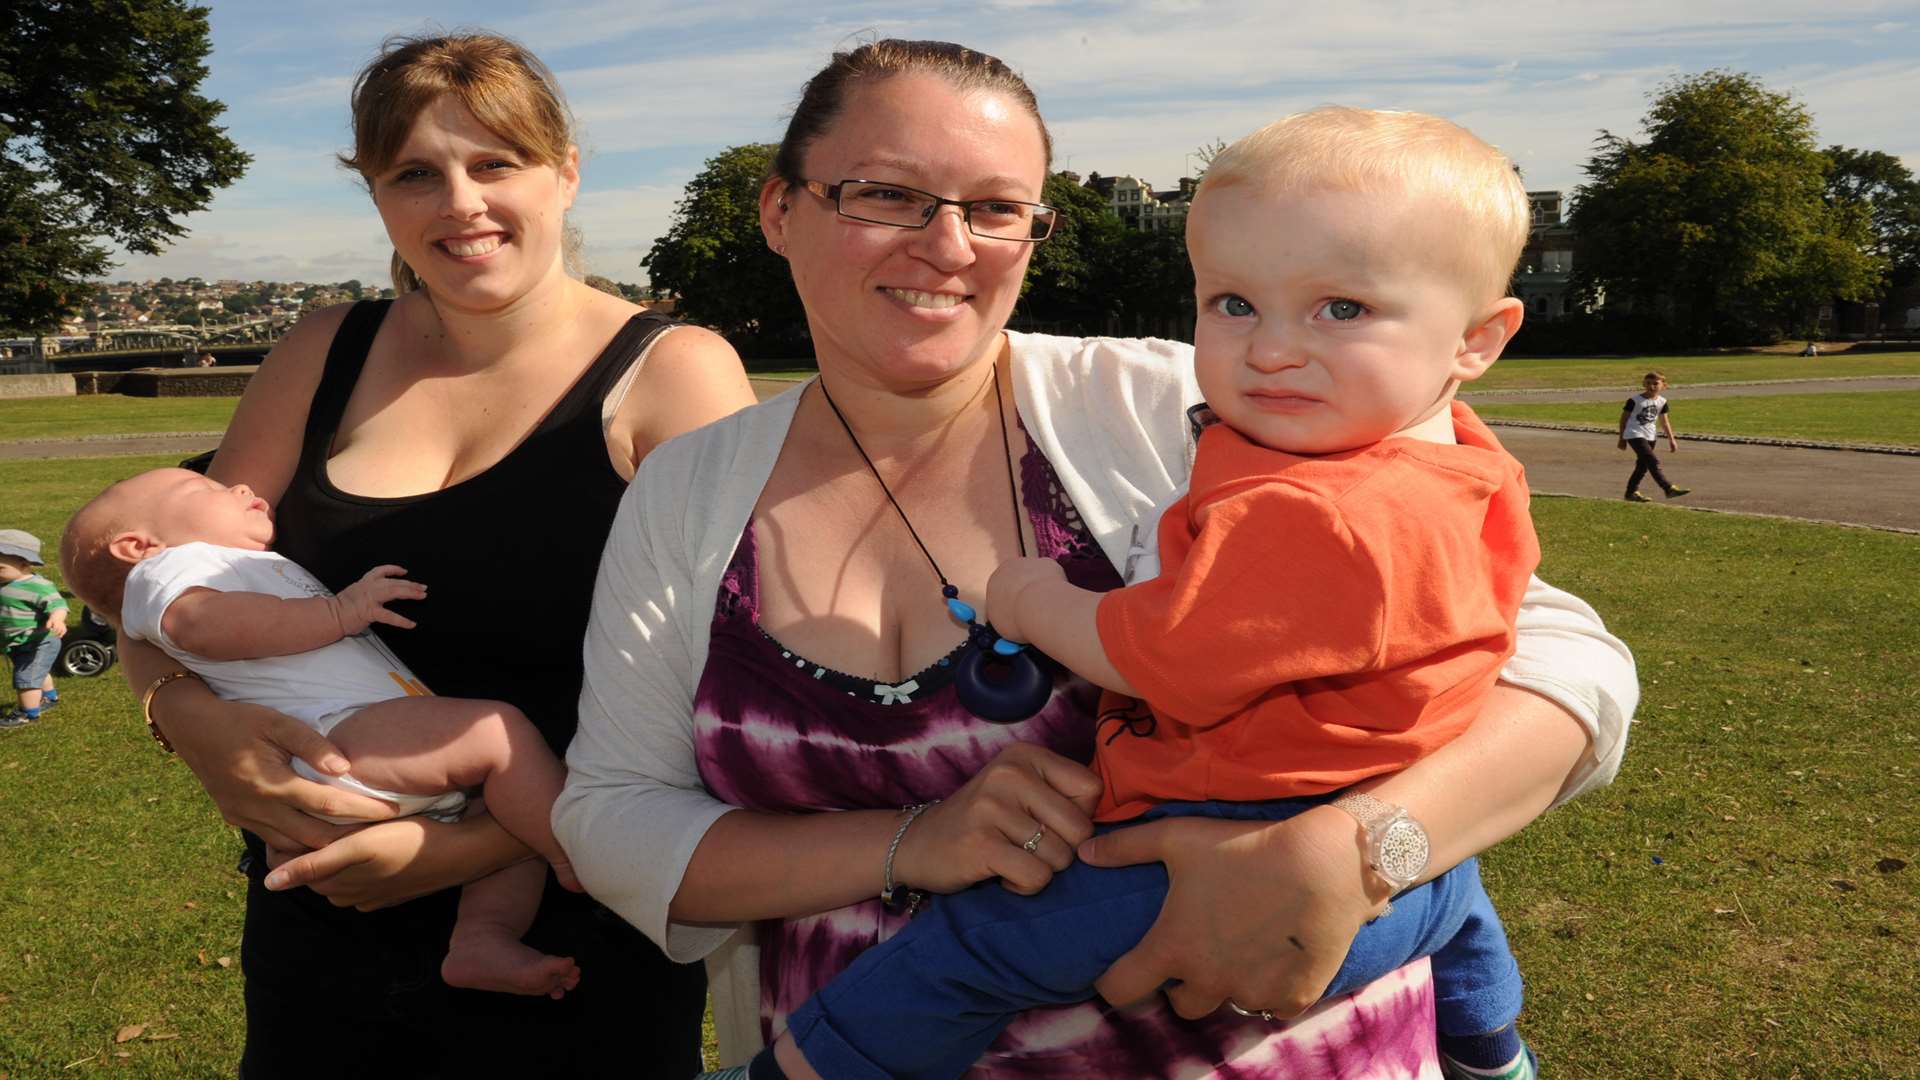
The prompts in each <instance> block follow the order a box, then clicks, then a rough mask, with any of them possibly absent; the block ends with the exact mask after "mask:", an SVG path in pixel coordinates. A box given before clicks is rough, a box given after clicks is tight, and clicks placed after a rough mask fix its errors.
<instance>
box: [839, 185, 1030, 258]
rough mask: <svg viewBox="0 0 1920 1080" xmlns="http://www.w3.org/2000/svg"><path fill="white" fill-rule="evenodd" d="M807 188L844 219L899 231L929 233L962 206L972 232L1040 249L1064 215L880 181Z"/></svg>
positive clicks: (1027, 204)
mask: <svg viewBox="0 0 1920 1080" xmlns="http://www.w3.org/2000/svg"><path fill="white" fill-rule="evenodd" d="M801 186H803V187H805V188H806V189H807V190H808V191H811V192H813V193H814V194H815V195H818V196H820V197H821V198H823V199H826V200H828V201H830V202H832V203H833V204H834V207H835V208H836V209H837V210H839V212H840V216H841V217H843V218H851V219H853V220H854V221H864V222H866V223H867V224H869V225H891V226H893V227H894V228H896V229H924V228H926V227H927V226H928V225H931V224H932V223H933V215H934V214H935V213H937V212H938V211H939V209H940V208H941V207H943V206H957V207H959V208H960V216H961V217H962V218H964V219H965V220H966V223H967V229H968V231H970V232H972V233H973V235H975V236H984V237H986V238H987V239H989V240H1015V241H1018V242H1020V243H1023V244H1037V243H1039V242H1040V241H1042V240H1045V239H1046V238H1047V237H1049V236H1052V235H1053V223H1054V222H1055V221H1056V220H1057V219H1058V218H1059V217H1060V211H1059V210H1057V209H1055V208H1054V207H1051V206H1047V205H1045V204H1042V203H1031V202H1015V201H1014V200H1011V199H943V198H941V197H940V196H938V195H935V194H933V193H932V192H928V191H921V190H919V189H918V188H910V187H903V186H901V185H899V184H887V183H882V182H880V181H878V180H842V181H840V182H839V183H837V184H833V185H831V186H829V185H827V184H823V183H821V182H820V181H818V180H803V181H801Z"/></svg>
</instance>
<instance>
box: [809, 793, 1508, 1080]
mask: <svg viewBox="0 0 1920 1080" xmlns="http://www.w3.org/2000/svg"><path fill="white" fill-rule="evenodd" d="M1331 797H1332V796H1324V797H1320V798H1311V799H1279V800H1274V801H1271V802H1262V803H1228V802H1197V803H1166V804H1163V805H1161V806H1158V807H1155V808H1154V809H1153V810H1151V811H1149V812H1148V813H1147V814H1145V815H1143V816H1142V817H1141V818H1139V819H1137V821H1130V822H1125V823H1122V824H1120V825H1117V826H1113V827H1115V828H1126V827H1128V826H1130V825H1134V824H1138V823H1142V822H1145V821H1150V820H1153V819H1155V818H1161V817H1177V816H1194V817H1210V818H1220V819H1225V820H1241V821H1246V820H1257V821H1278V820H1281V819H1283V818H1288V817H1292V816H1293V815H1295V814H1297V813H1300V812H1301V811H1303V810H1306V809H1308V808H1309V807H1312V806H1316V805H1319V804H1320V803H1322V802H1325V801H1326V800H1327V799H1328V798H1331ZM1102 831H1105V829H1103V830H1102ZM1166 896H1167V870H1166V867H1165V866H1164V865H1162V864H1160V863H1151V864H1148V865H1144V866H1129V867H1119V868H1113V869H1107V868H1100V867H1093V866H1088V865H1086V864H1085V863H1081V862H1075V863H1074V864H1073V865H1072V866H1071V867H1069V868H1068V869H1067V870H1066V871H1064V872H1062V873H1060V874H1056V875H1055V876H1054V878H1053V880H1052V881H1051V882H1049V883H1048V885H1047V887H1046V889H1045V890H1043V891H1042V892H1041V893H1040V894H1039V895H1038V896H1018V895H1015V894H1014V893H1011V892H1008V891H1007V890H1006V889H1005V888H1003V887H1002V886H1001V885H1000V883H999V882H997V881H990V882H982V883H980V884H978V885H975V886H974V887H972V888H970V889H968V890H966V891H964V892H960V893H956V894H954V895H952V896H943V897H935V898H934V899H933V902H932V904H931V905H930V906H929V907H927V908H926V909H925V910H923V911H922V912H921V913H920V914H919V915H918V916H916V917H915V918H914V919H913V921H912V922H910V923H908V924H907V926H906V927H905V928H903V929H902V930H901V931H900V933H898V934H896V935H895V936H894V937H892V938H891V939H889V940H887V941H885V942H883V943H881V944H879V945H876V946H874V947H873V948H871V949H868V950H867V951H866V952H864V953H862V954H860V957H859V958H858V959H857V960H855V961H854V963H853V964H852V965H851V966H850V967H848V968H847V970H846V971H844V972H842V973H841V974H840V976H839V977H838V978H836V979H834V980H833V982H832V983H830V984H828V985H827V986H826V987H825V988H824V989H822V990H821V991H820V992H819V993H817V994H815V995H814V996H813V997H811V998H809V999H808V1000H807V1001H806V1002H804V1003H803V1004H802V1005H801V1006H800V1007H799V1008H798V1009H796V1010H794V1012H793V1014H792V1016H791V1017H789V1018H788V1022H787V1026H788V1030H789V1031H791V1032H792V1033H793V1035H794V1038H795V1039H796V1040H797V1041H798V1043H799V1046H800V1049H801V1051H802V1052H804V1053H805V1054H806V1057H807V1061H808V1063H809V1064H811V1065H812V1066H813V1067H814V1068H815V1069H816V1070H817V1071H818V1072H819V1073H820V1075H822V1076H825V1077H829V1078H831V1080H869V1078H870V1080H887V1078H890V1077H900V1078H912V1080H954V1078H957V1077H959V1076H961V1075H962V1074H964V1073H965V1072H966V1071H967V1069H968V1067H969V1066H971V1065H972V1064H973V1063H974V1062H975V1061H977V1060H979V1058H980V1055H981V1054H982V1053H983V1052H985V1050H986V1048H987V1047H988V1046H989V1045H990V1044H991V1043H992V1042H993V1040H994V1039H995V1038H997V1037H998V1036H999V1034H1000V1032H1001V1031H1002V1030H1003V1029H1004V1028H1005V1027H1006V1026H1007V1024H1008V1022H1009V1021H1011V1020H1012V1019H1013V1017H1014V1016H1015V1015H1016V1014H1018V1013H1020V1012H1022V1011H1023V1010H1025V1009H1028V1008H1032V1007H1034V1006H1040V1005H1062V1004H1069V1003H1072V1002H1078V1001H1086V1000H1088V999H1090V998H1092V997H1093V996H1094V991H1093V982H1094V980H1095V979H1097V978H1099V977H1100V976H1101V975H1102V974H1104V973H1105V972H1106V970H1107V968H1108V967H1109V966H1111V965H1112V964H1113V962H1114V961H1115V960H1117V959H1119V958H1120V956H1121V955H1122V954H1124V953H1126V952H1127V951H1128V950H1129V949H1132V948H1133V947H1134V946H1135V945H1137V944H1139V942H1140V939H1141V938H1142V937H1144V936H1146V933H1147V930H1148V929H1149V928H1150V927H1152V925H1153V922H1154V919H1155V918H1157V917H1158V916H1159V914H1160V907H1161V904H1162V902H1163V901H1165V899H1166ZM1421 956H1432V957H1433V981H1434V996H1435V1009H1436V1013H1437V1015H1438V1023H1439V1030H1440V1031H1441V1032H1442V1033H1444V1034H1449V1035H1473V1034H1479V1033H1481V1032H1488V1031H1494V1030H1497V1029H1499V1028H1501V1027H1504V1026H1506V1025H1507V1024H1510V1023H1512V1022H1513V1021H1514V1019H1515V1018H1516V1017H1518V1016H1519V1014H1520V997H1521V984H1520V969H1519V966H1518V965H1517V964H1515V963H1514V959H1513V953H1512V951H1511V950H1509V949H1508V947H1507V938H1506V931H1505V930H1504V929H1503V928H1502V927H1501V925H1500V918H1499V916H1498V915H1496V914H1495V913H1494V910H1493V904H1492V902H1491V901H1489V900H1488V899H1487V893H1486V890H1485V889H1484V888H1482V887H1481V884H1480V870H1479V866H1478V865H1477V863H1476V862H1475V861H1474V860H1471V859H1469V860H1468V861H1466V862H1464V863H1461V864H1460V865H1459V866H1456V867H1454V868H1453V869H1452V870H1450V871H1448V872H1447V873H1445V874H1443V875H1441V876H1440V877H1439V878H1436V879H1435V880H1433V881H1431V882H1428V883H1427V884H1425V885H1422V886H1419V887H1418V888H1414V889H1410V890H1408V891H1406V892H1404V893H1402V894H1400V895H1399V896H1396V897H1394V898H1393V910H1392V911H1391V912H1389V913H1388V914H1387V915H1385V916H1383V917H1381V918H1378V919H1375V920H1374V921H1372V922H1370V923H1368V924H1366V925H1365V926H1362V927H1361V928H1360V932H1359V934H1358V935H1357V936H1356V937H1355V938H1354V940H1353V945H1352V947H1351V948H1350V949H1349V951H1348V953H1347V959H1346V962H1345V963H1344V964H1343V965H1342V966H1341V968H1340V972H1339V974H1338V975H1336V976H1335V977H1334V980H1333V983H1332V985H1330V986H1329V987H1327V993H1326V996H1328V997H1332V996H1334V995H1338V994H1344V993H1349V992H1351V991H1353V990H1356V989H1359V988H1360V987H1362V986H1365V985H1366V984H1368V983H1370V982H1372V981H1373V980H1375V979H1377V978H1379V977H1381V976H1382V975H1385V974H1387V973H1389V972H1391V971H1393V970H1395V969H1396V968H1399V967H1401V966H1402V965H1404V964H1406V963H1408V962H1409V961H1411V960H1414V959H1415V958H1417V957H1421Z"/></svg>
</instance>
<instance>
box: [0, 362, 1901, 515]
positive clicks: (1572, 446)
mask: <svg viewBox="0 0 1920 1080" xmlns="http://www.w3.org/2000/svg"><path fill="white" fill-rule="evenodd" d="M752 382H753V389H754V392H755V393H757V394H759V395H760V397H761V398H762V399H765V398H768V397H772V396H773V395H775V394H778V393H781V392H783V391H785V390H787V389H790V388H791V387H792V386H793V385H794V384H793V383H792V382H787V381H782V380H777V379H754V380H752ZM1884 389H1903V390H1904V389H1920V376H1915V377H1905V378H1898V377H1896V378H1872V379H1824V380H1818V381H1808V382H1785V383H1768V384H1764V385H1756V386H1741V387H1738V388H1737V389H1736V388H1734V387H1728V386H1719V387H1708V386H1698V387H1693V388H1691V389H1689V390H1686V391H1684V393H1685V394H1686V396H1688V397H1706V396H1709V394H1708V391H1713V392H1714V395H1715V396H1728V394H1731V393H1736V392H1737V393H1759V392H1764V393H1783V394H1784V393H1798V394H1805V393H1834V392H1839V391H1846V390H1884ZM1519 393H1525V394H1554V395H1558V396H1557V397H1554V398H1519V397H1516V396H1514V395H1516V394H1519ZM1574 395H1585V397H1576V396H1574ZM1615 396H1617V395H1615V394H1612V393H1609V392H1605V391H1594V390H1573V391H1509V392H1506V393H1503V394H1499V395H1497V396H1496V395H1486V394H1482V395H1478V397H1479V399H1480V400H1483V401H1493V400H1501V401H1513V400H1563V401H1573V400H1611V399H1612V398H1613V397H1615ZM1621 400H1625V399H1624V398H1622V399H1621ZM1497 431H1498V434H1499V436H1500V441H1501V442H1502V443H1504V444H1506V447H1507V449H1509V450H1511V451H1512V452H1513V455H1514V456H1515V457H1517V458H1519V459H1520V461H1521V462H1522V463H1523V464H1525V465H1526V467H1527V480H1528V482H1529V483H1530V484H1531V485H1532V487H1533V490H1535V491H1538V492H1541V493H1542V494H1554V495H1579V496H1585V497H1589V498H1599V499H1617V498H1619V497H1620V496H1621V495H1622V494H1623V493H1624V489H1625V487H1626V482H1627V474H1628V473H1629V472H1631V471H1632V469H1633V457H1632V455H1631V454H1629V453H1626V452H1624V451H1618V450H1615V449H1614V436H1613V435H1612V433H1611V432H1607V433H1600V432H1579V431H1553V430H1547V429H1540V428H1524V427H1512V426H1508V425H1504V424H1501V425H1497ZM219 441H220V435H219V433H218V432H205V433H198V434H194V433H184V434H183V433H173V434H162V435H142V436H122V435H102V436H93V437H90V438H85V439H70V440H33V441H27V442H11V443H0V460H4V459H21V458H69V457H101V456H105V455H110V454H160V453H166V454H179V455H180V456H181V457H187V456H189V455H191V454H196V453H199V452H200V451H202V450H211V449H212V448H213V447H214V446H216V445H218V443H219ZM1662 457H1663V460H1664V461H1665V462H1666V464H1667V473H1668V476H1669V477H1670V478H1671V479H1672V480H1674V482H1676V483H1678V484H1681V485H1682V486H1685V487H1691V488H1693V489H1694V494H1692V495H1688V496H1686V497H1685V498H1684V499H1681V500H1679V501H1677V502H1673V503H1668V504H1666V505H1668V506H1673V507H1689V508H1699V509H1704V510H1729V511H1735V512H1741V513H1758V514H1774V515H1779V516H1783V517H1796V518H1809V519H1812V520H1816V521H1835V522H1845V523H1848V524H1854V525H1871V526H1875V527H1879V528H1890V529H1906V530H1915V531H1920V457H1914V456H1898V455H1891V454H1869V453H1860V452H1857V451H1849V450H1810V449H1801V448H1796V447H1780V446H1756V445H1740V444H1729V443H1714V442H1703V441H1699V440H1694V439H1688V438H1685V437H1682V438H1681V440H1680V452H1679V453H1677V454H1665V455H1662ZM1644 487H1645V489H1646V491H1647V493H1648V494H1649V495H1652V494H1653V493H1654V488H1653V485H1652V483H1651V482H1649V483H1647V484H1646V485H1644ZM1640 509H1642V510H1644V511H1646V512H1648V513H1658V512H1660V511H1661V509H1662V507H1658V506H1647V507H1642V508H1640Z"/></svg>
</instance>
